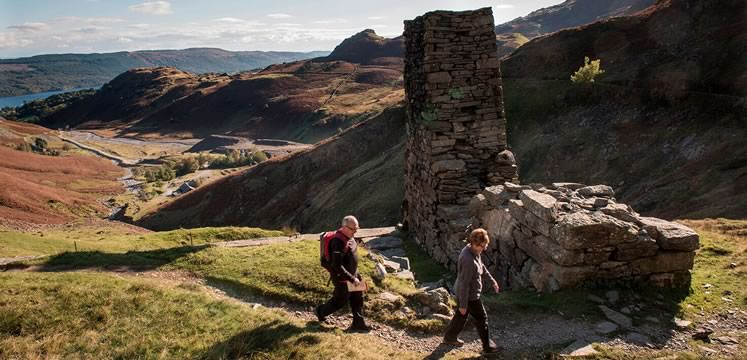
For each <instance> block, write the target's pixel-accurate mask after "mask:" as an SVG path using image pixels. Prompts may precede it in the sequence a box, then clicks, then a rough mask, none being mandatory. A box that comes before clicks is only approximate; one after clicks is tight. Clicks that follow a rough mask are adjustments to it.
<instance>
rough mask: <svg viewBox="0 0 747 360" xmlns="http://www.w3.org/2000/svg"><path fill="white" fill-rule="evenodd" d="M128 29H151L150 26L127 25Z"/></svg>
mask: <svg viewBox="0 0 747 360" xmlns="http://www.w3.org/2000/svg"><path fill="white" fill-rule="evenodd" d="M127 27H129V28H131V29H149V28H150V24H130V25H127Z"/></svg>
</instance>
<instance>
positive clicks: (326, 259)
mask: <svg viewBox="0 0 747 360" xmlns="http://www.w3.org/2000/svg"><path fill="white" fill-rule="evenodd" d="M334 238H337V239H340V240H341V241H342V242H343V243H345V248H344V249H343V252H348V251H350V246H348V239H347V238H346V237H345V235H343V234H341V233H340V232H339V231H328V232H325V233H321V234H319V260H320V262H321V263H322V267H323V268H325V269H327V271H329V272H330V273H331V272H332V255H331V254H330V253H329V243H330V242H332V239H334Z"/></svg>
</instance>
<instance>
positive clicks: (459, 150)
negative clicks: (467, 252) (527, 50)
mask: <svg viewBox="0 0 747 360" xmlns="http://www.w3.org/2000/svg"><path fill="white" fill-rule="evenodd" d="M404 36H405V47H406V56H405V59H406V60H405V92H406V95H407V100H408V104H407V105H408V107H407V133H408V142H407V150H406V165H405V179H406V180H405V186H406V189H405V200H406V205H405V222H406V224H407V226H408V228H409V229H410V233H411V234H413V235H414V237H415V239H416V241H417V242H418V243H419V244H421V246H423V247H424V248H425V249H426V251H428V252H429V253H430V254H431V255H432V256H433V257H434V258H435V259H436V260H438V261H440V262H442V263H444V264H447V265H448V266H451V267H452V268H453V262H454V261H456V258H457V256H458V254H459V250H460V249H461V247H462V246H463V243H462V242H461V240H462V239H463V238H464V231H465V229H466V228H467V226H468V225H469V224H470V223H471V219H470V213H469V208H468V204H469V202H470V200H471V198H472V197H473V196H474V195H475V194H477V193H479V192H480V191H481V190H482V188H484V187H486V186H491V185H495V184H503V183H504V182H506V181H517V171H516V165H515V161H514V157H513V154H511V152H510V151H508V150H507V146H506V119H505V116H504V112H503V99H502V88H501V79H500V70H499V60H498V55H497V47H496V42H495V30H494V24H493V13H492V10H491V9H490V8H484V9H479V10H475V11H464V12H449V11H434V12H430V13H427V14H425V15H423V16H420V17H417V18H416V19H414V20H410V21H405V33H404Z"/></svg>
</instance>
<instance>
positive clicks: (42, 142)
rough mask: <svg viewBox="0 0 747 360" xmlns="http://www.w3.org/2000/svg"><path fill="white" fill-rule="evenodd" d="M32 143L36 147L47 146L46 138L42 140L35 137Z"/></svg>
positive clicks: (44, 147)
mask: <svg viewBox="0 0 747 360" xmlns="http://www.w3.org/2000/svg"><path fill="white" fill-rule="evenodd" d="M34 145H36V147H37V148H39V149H42V150H43V149H46V148H47V145H48V144H47V140H44V139H42V138H36V140H34Z"/></svg>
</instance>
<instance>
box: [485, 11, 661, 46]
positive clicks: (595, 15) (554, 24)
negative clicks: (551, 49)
mask: <svg viewBox="0 0 747 360" xmlns="http://www.w3.org/2000/svg"><path fill="white" fill-rule="evenodd" d="M655 1H656V0H567V1H564V2H563V3H562V4H558V5H554V6H550V7H547V8H543V9H540V10H537V11H533V12H532V13H530V14H529V15H527V16H523V17H520V18H516V19H514V20H511V21H509V22H507V23H503V24H500V25H498V26H496V27H495V33H496V37H497V40H498V56H499V57H503V56H505V55H508V54H510V53H511V52H513V51H514V50H516V48H518V47H519V46H521V45H524V44H525V43H526V42H527V41H529V40H531V39H533V38H535V37H538V36H541V35H545V34H549V33H552V32H555V31H558V30H561V29H567V28H572V27H576V26H579V25H585V24H589V23H592V22H594V21H598V20H602V19H607V18H611V17H615V16H623V15H630V14H633V13H635V12H638V11H641V10H643V9H645V8H647V7H649V6H651V5H652V4H653V3H654V2H655Z"/></svg>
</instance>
